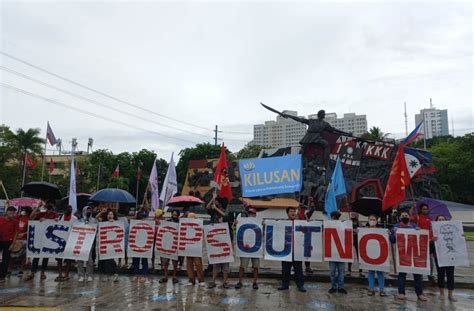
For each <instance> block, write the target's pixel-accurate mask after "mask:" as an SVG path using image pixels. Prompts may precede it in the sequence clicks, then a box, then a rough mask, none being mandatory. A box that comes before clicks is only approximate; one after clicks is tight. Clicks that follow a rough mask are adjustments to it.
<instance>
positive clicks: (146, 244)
mask: <svg viewBox="0 0 474 311" xmlns="http://www.w3.org/2000/svg"><path fill="white" fill-rule="evenodd" d="M154 241H155V222H154V221H153V220H137V219H132V220H130V229H129V234H128V245H127V256H128V257H130V258H133V257H139V258H152V257H153V243H154Z"/></svg>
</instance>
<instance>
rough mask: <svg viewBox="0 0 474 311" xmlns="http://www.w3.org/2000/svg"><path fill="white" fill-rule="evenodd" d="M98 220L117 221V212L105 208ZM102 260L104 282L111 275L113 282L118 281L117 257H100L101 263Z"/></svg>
mask: <svg viewBox="0 0 474 311" xmlns="http://www.w3.org/2000/svg"><path fill="white" fill-rule="evenodd" d="M96 218H97V220H98V221H99V222H111V223H113V222H115V221H118V218H117V214H116V213H115V212H114V211H113V210H111V209H103V210H102V211H101V212H100V213H99V214H98V215H97V217H96ZM100 262H102V267H103V269H104V273H105V275H106V276H105V277H104V278H103V279H102V281H103V282H107V281H108V280H109V277H112V281H113V282H118V281H119V279H118V269H117V263H116V262H115V259H102V260H100V259H99V263H100Z"/></svg>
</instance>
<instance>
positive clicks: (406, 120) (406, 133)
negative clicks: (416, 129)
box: [404, 102, 408, 137]
mask: <svg viewBox="0 0 474 311" xmlns="http://www.w3.org/2000/svg"><path fill="white" fill-rule="evenodd" d="M404 116H405V137H407V136H408V116H407V102H405V114H404Z"/></svg>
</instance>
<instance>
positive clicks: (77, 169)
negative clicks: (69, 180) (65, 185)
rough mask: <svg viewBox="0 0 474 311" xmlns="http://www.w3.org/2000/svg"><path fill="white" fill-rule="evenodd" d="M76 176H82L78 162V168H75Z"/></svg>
mask: <svg viewBox="0 0 474 311" xmlns="http://www.w3.org/2000/svg"><path fill="white" fill-rule="evenodd" d="M75 171H76V172H75V174H76V176H79V175H81V170H80V169H79V162H76V168H75Z"/></svg>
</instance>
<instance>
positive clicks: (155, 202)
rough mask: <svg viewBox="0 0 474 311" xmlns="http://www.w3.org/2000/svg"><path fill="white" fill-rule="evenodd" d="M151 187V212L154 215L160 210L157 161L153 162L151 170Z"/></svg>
mask: <svg viewBox="0 0 474 311" xmlns="http://www.w3.org/2000/svg"><path fill="white" fill-rule="evenodd" d="M148 182H149V183H150V186H151V211H152V212H153V214H152V215H155V212H156V210H157V209H158V208H160V197H159V195H158V172H157V170H156V159H155V161H153V168H152V169H151V174H150V179H149V180H148Z"/></svg>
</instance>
